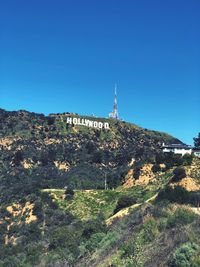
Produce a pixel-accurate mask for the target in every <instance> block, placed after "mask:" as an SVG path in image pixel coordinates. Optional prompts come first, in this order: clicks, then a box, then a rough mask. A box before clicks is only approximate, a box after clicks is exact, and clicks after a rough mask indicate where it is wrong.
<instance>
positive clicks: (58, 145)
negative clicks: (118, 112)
mask: <svg viewBox="0 0 200 267" xmlns="http://www.w3.org/2000/svg"><path fill="white" fill-rule="evenodd" d="M74 116H76V115H75V114H69V113H64V114H51V115H50V116H44V115H42V114H35V113H30V112H27V111H17V112H7V111H5V110H0V148H1V150H2V151H3V153H2V154H1V158H0V162H1V171H3V173H4V174H5V173H6V175H8V176H9V177H10V176H16V175H18V174H20V176H21V177H22V176H24V177H27V176H28V177H30V179H31V180H32V179H37V177H39V181H38V182H40V183H41V187H43V188H47V187H57V188H60V187H64V186H66V185H68V184H70V185H71V186H73V187H74V188H85V189H91V188H104V178H103V177H104V174H105V172H106V174H107V176H108V177H107V179H108V184H109V183H110V187H113V186H114V187H116V186H117V185H119V184H121V181H122V179H123V178H124V177H125V174H126V171H127V170H126V168H129V165H130V163H131V162H133V160H134V161H136V162H146V161H150V160H151V161H152V162H154V159H155V157H156V155H157V154H158V153H160V152H161V145H162V143H163V142H165V143H174V142H176V143H177V142H180V141H179V140H177V139H175V138H174V137H172V136H169V135H168V134H165V133H160V132H156V131H150V130H147V129H143V128H140V127H138V126H136V125H133V124H130V123H126V122H122V121H115V120H111V119H110V120H109V119H103V118H94V117H85V116H84V117H81V116H78V117H79V118H88V119H92V120H94V119H95V120H97V121H107V122H109V124H110V129H101V130H100V129H95V128H89V127H86V126H78V125H76V126H75V125H70V124H68V123H67V117H74ZM125 167H126V168H125ZM13 169H14V171H13ZM55 178H56V179H55ZM113 180H114V181H113Z"/></svg>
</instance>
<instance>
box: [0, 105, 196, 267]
mask: <svg viewBox="0 0 200 267" xmlns="http://www.w3.org/2000/svg"><path fill="white" fill-rule="evenodd" d="M75 117H76V118H77V117H78V118H80V119H84V120H85V119H87V120H91V121H98V122H102V123H108V124H109V129H108V128H107V129H106V128H102V129H97V128H94V127H86V126H83V125H74V124H69V123H67V118H75ZM163 142H164V143H167V144H170V143H181V141H180V140H178V139H176V138H174V137H172V136H170V135H168V134H166V133H161V132H157V131H152V130H147V129H143V128H141V127H139V126H137V125H134V124H131V123H127V122H124V121H116V120H112V119H105V118H95V117H88V116H80V115H78V114H74V113H63V114H50V115H49V116H44V115H43V114H36V113H31V112H27V111H15V112H8V111H5V110H2V109H1V110H0V150H1V154H0V201H1V202H0V203H1V204H0V226H1V227H0V228H1V230H0V239H1V242H0V259H1V260H0V266H2V267H8V266H9V267H12V266H13V267H18V266H19V267H25V266H26V267H30V266H31V267H32V266H39V267H46V266H47V267H84V266H91V267H92V266H96V267H109V266H110V267H111V266H112V267H114V266H116V267H129V266H145V267H146V266H147V267H155V266H173V267H182V266H191V267H197V266H199V264H200V258H199V255H200V242H199V240H200V232H199V229H200V228H199V226H200V225H199V216H200V211H199V204H200V191H199V190H200V159H198V158H195V157H194V156H193V155H191V156H190V155H186V156H184V157H181V156H178V155H173V154H171V153H169V154H163V153H162V149H161V147H162V143H163ZM105 189H106V190H105Z"/></svg>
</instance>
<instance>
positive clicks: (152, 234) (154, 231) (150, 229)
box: [143, 218, 159, 242]
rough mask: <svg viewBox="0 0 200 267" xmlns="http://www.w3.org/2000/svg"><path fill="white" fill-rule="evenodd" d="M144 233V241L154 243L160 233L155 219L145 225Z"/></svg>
mask: <svg viewBox="0 0 200 267" xmlns="http://www.w3.org/2000/svg"><path fill="white" fill-rule="evenodd" d="M143 231H144V241H145V242H151V241H153V240H154V239H155V238H156V236H157V235H158V233H159V230H158V224H157V222H156V220H155V219H154V218H150V219H149V220H148V221H146V222H145V224H144V225H143Z"/></svg>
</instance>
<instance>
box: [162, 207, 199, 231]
mask: <svg viewBox="0 0 200 267" xmlns="http://www.w3.org/2000/svg"><path fill="white" fill-rule="evenodd" d="M195 218H196V214H194V213H193V212H192V211H190V210H188V209H185V208H177V209H176V211H175V213H173V214H172V215H170V216H169V218H168V220H167V227H168V228H171V227H177V226H181V225H185V224H190V223H192V222H193V221H194V219H195Z"/></svg>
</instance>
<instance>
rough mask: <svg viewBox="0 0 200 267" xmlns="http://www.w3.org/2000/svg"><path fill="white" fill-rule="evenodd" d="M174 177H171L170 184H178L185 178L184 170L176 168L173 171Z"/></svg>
mask: <svg viewBox="0 0 200 267" xmlns="http://www.w3.org/2000/svg"><path fill="white" fill-rule="evenodd" d="M173 174H174V176H173V177H172V180H171V181H172V182H179V181H180V180H182V179H183V178H185V177H186V173H185V169H184V168H183V167H177V168H176V169H175V170H174V171H173Z"/></svg>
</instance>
